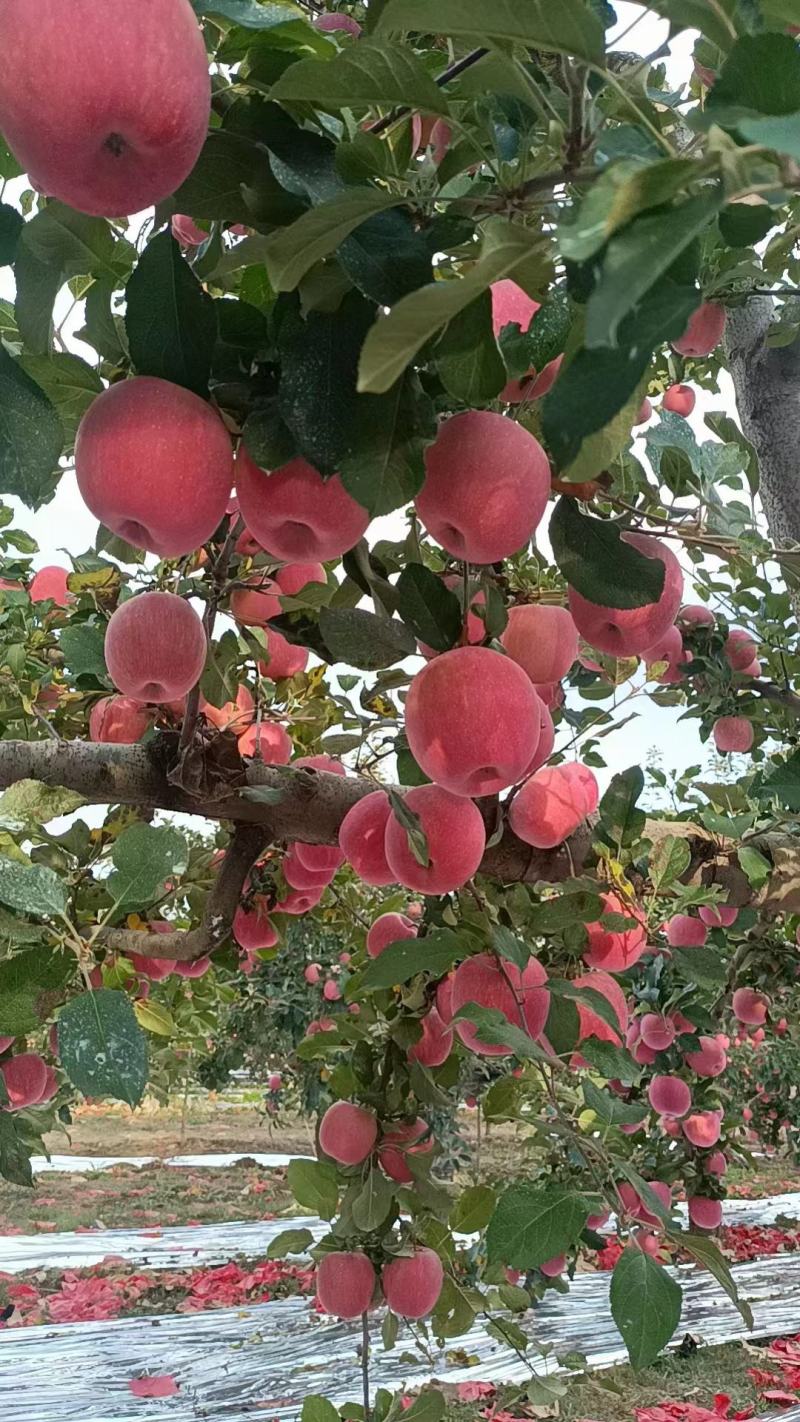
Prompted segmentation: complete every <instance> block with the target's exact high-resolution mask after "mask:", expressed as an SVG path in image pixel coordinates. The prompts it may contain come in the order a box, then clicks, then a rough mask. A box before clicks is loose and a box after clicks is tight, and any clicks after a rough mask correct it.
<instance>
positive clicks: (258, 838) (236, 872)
mask: <svg viewBox="0 0 800 1422" xmlns="http://www.w3.org/2000/svg"><path fill="white" fill-rule="evenodd" d="M266 842H267V837H266V835H265V832H264V831H263V830H261V829H259V828H258V826H257V825H237V827H236V829H235V830H234V831H233V835H232V836H231V842H230V844H229V845H228V848H227V850H226V851H225V857H224V859H223V861H222V864H221V866H220V869H219V873H218V874H217V876H216V878H215V880H214V883H213V885H212V887H211V892H210V893H209V895H208V899H207V900H206V908H205V913H204V915H203V922H202V923H201V924H200V927H199V928H193V929H191V930H190V931H189V932H186V931H184V930H183V929H176V931H175V932H174V933H137V932H136V931H135V929H129V928H109V929H104V930H103V931H102V932H101V933H99V934H98V935H97V941H98V942H101V943H103V944H105V946H106V947H107V948H111V949H114V950H115V951H116V952H118V953H126V954H131V953H138V954H139V955H140V957H145V958H174V960H175V962H176V963H191V962H193V961H194V960H195V959H196V958H204V957H205V956H206V954H208V953H213V952H214V950H215V948H219V947H220V946H221V944H223V943H224V942H225V939H226V938H227V937H228V936H229V934H230V931H231V924H232V923H233V916H234V914H235V913H236V910H237V908H238V907H239V900H240V899H241V896H242V889H243V887H244V882H245V879H246V878H247V875H248V874H249V872H250V870H251V869H252V867H253V864H254V863H255V861H256V859H257V858H258V856H259V854H260V853H261V851H262V849H264V848H265V845H266Z"/></svg>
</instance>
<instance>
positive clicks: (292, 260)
mask: <svg viewBox="0 0 800 1422" xmlns="http://www.w3.org/2000/svg"><path fill="white" fill-rule="evenodd" d="M306 62H308V63H312V64H313V63H315V62H316V61H314V60H310V61H306ZM299 67H301V66H300V65H296V64H295V65H293V66H292V68H291V69H289V70H287V75H286V76H284V77H288V75H290V74H291V73H292V72H293V71H294V70H296V69H298V68H299ZM322 67H323V68H328V65H323V66H322ZM403 201H404V199H403V198H402V197H397V196H396V195H392V194H391V193H387V192H384V191H382V190H380V189H378V188H348V189H346V191H345V192H343V193H342V194H341V195H340V196H339V197H335V198H332V199H331V200H330V201H329V202H324V203H321V204H320V206H319V207H312V208H311V209H310V210H309V211H308V212H304V213H303V216H302V217H298V219H297V221H296V222H293V223H291V225H290V226H289V227H283V228H281V229H280V230H279V231H277V232H276V233H274V235H273V236H272V237H270V238H268V239H267V243H266V247H265V252H264V260H265V263H266V267H267V274H268V276H269V279H270V282H271V283H272V288H273V290H274V291H294V289H295V287H296V286H297V284H298V282H300V281H302V279H303V277H304V276H305V274H306V272H308V271H310V270H311V268H312V267H313V266H314V264H315V262H318V261H320V260H321V259H322V258H323V257H328V256H330V254H331V252H335V251H336V249H337V247H339V246H341V244H342V242H343V241H344V240H345V238H346V237H349V235H350V233H351V232H353V231H355V229H356V228H357V227H360V225H361V223H362V222H366V220H367V218H368V217H374V215H375V213H376V212H385V211H386V209H387V208H390V207H397V206H399V205H400V204H402V202H403Z"/></svg>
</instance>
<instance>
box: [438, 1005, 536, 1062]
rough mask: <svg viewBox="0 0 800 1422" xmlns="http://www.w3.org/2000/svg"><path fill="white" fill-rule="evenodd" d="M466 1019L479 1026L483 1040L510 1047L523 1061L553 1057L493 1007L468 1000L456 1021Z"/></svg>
mask: <svg viewBox="0 0 800 1422" xmlns="http://www.w3.org/2000/svg"><path fill="white" fill-rule="evenodd" d="M462 1018H463V1019H464V1020H465V1021H467V1022H471V1023H472V1024H473V1026H475V1027H477V1028H479V1032H478V1037H479V1039H480V1041H481V1042H484V1043H485V1044H486V1045H487V1046H492V1047H508V1049H509V1051H511V1052H513V1053H514V1055H515V1056H517V1057H520V1058H521V1059H522V1060H523V1061H536V1062H549V1061H550V1060H551V1058H550V1057H549V1056H548V1054H547V1052H545V1051H544V1050H543V1049H542V1048H541V1047H540V1046H538V1044H537V1043H536V1042H534V1040H533V1038H532V1037H531V1036H529V1034H528V1033H527V1032H525V1031H523V1029H522V1028H521V1027H516V1026H515V1025H514V1023H513V1022H509V1020H508V1018H507V1017H506V1015H505V1013H503V1012H500V1011H498V1010H497V1009H496V1008H493V1007H479V1006H478V1005H477V1003H474V1002H468V1003H466V1004H465V1005H464V1007H462V1008H460V1009H459V1011H458V1012H457V1013H456V1015H455V1018H454V1019H453V1020H454V1021H456V1020H461V1019H462Z"/></svg>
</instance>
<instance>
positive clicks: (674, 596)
mask: <svg viewBox="0 0 800 1422" xmlns="http://www.w3.org/2000/svg"><path fill="white" fill-rule="evenodd" d="M622 538H623V542H625V543H630V544H631V546H632V547H633V548H635V549H636V550H637V552H638V553H642V554H643V555H644V556H645V558H658V559H660V561H661V562H662V563H663V564H664V586H663V589H662V591H661V595H660V597H659V598H658V600H657V602H650V603H646V604H645V605H644V606H643V607H628V608H614V607H603V606H601V605H600V604H599V603H594V602H590V601H589V599H588V598H586V597H584V596H583V595H582V594H581V593H579V592H577V591H576V590H575V588H570V590H569V607H570V612H571V613H572V616H573V619H574V621H575V624H576V626H577V628H578V631H579V632H580V634H581V636H582V637H584V638H585V640H586V641H587V642H588V643H589V645H590V646H592V647H596V648H597V650H598V651H600V652H606V653H607V654H608V655H609V656H612V657H631V656H639V655H641V653H643V652H645V651H646V650H647V648H648V647H652V646H653V645H654V644H655V643H656V642H657V641H658V640H659V638H660V637H663V635H664V633H665V632H666V630H667V628H668V627H670V626H671V625H672V623H673V622H674V621H675V617H676V615H677V612H678V608H679V607H680V602H681V596H682V594H683V573H682V571H681V566H680V563H679V562H678V560H677V558H676V557H675V554H674V553H673V552H672V550H671V549H670V548H668V547H667V546H666V544H665V543H660V542H659V541H658V539H656V538H649V537H648V536H647V535H646V534H643V533H623V535H622Z"/></svg>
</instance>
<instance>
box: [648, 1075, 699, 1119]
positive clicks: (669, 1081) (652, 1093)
mask: <svg viewBox="0 0 800 1422" xmlns="http://www.w3.org/2000/svg"><path fill="white" fill-rule="evenodd" d="M647 1097H648V1100H649V1102H650V1105H651V1106H652V1108H653V1110H654V1111H657V1112H658V1114H659V1115H660V1116H685V1115H686V1113H687V1111H689V1110H691V1106H692V1093H691V1090H690V1088H689V1086H688V1085H687V1084H686V1082H685V1081H683V1080H682V1079H681V1077H679V1076H654V1077H653V1079H652V1081H651V1082H650V1085H649V1087H648V1088H647Z"/></svg>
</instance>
